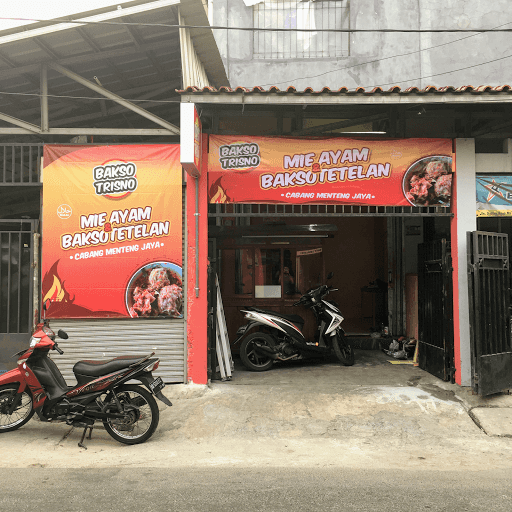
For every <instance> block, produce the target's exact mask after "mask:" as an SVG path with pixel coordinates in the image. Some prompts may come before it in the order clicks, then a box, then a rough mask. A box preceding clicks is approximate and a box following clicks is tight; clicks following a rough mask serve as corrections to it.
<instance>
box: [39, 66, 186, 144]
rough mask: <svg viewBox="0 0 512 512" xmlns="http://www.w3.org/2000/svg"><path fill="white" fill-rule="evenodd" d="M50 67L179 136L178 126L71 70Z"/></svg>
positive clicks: (61, 67)
mask: <svg viewBox="0 0 512 512" xmlns="http://www.w3.org/2000/svg"><path fill="white" fill-rule="evenodd" d="M48 65H49V66H50V67H51V68H52V69H54V70H55V71H57V72H58V73H61V74H62V75H64V76H66V77H68V78H70V79H71V80H74V81H75V82H78V83H79V84H81V85H83V86H84V87H87V88H88V89H91V90H93V91H94V92H96V93H98V94H101V95H102V96H104V97H105V98H107V99H109V100H112V101H114V102H116V103H118V104H119V105H122V106H123V107H124V108H126V109H128V110H131V111H133V112H135V113H137V114H139V115H140V116H142V117H145V118H146V119H149V120H150V121H152V122H153V123H155V124H158V125H160V126H162V127H163V128H165V129H166V130H167V133H168V132H171V134H173V135H179V133H180V130H179V128H178V127H177V126H175V125H173V124H171V123H169V122H167V121H165V120H164V119H162V118H160V117H158V116H156V115H154V114H152V113H151V112H148V111H147V110H145V109H143V108H141V107H139V106H138V105H135V104H133V103H132V102H130V101H129V100H125V99H124V98H122V97H121V96H118V95H117V94H115V93H113V92H110V91H108V90H107V89H105V88H104V87H100V86H99V85H96V84H94V83H92V82H90V81H89V80H87V79H85V78H83V77H81V76H80V75H78V74H77V73H74V72H73V71H70V70H69V69H67V68H65V67H63V66H61V65H60V64H57V63H54V62H53V63H49V64H48ZM52 132H53V130H52ZM73 133H77V132H73Z"/></svg>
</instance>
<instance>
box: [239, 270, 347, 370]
mask: <svg viewBox="0 0 512 512" xmlns="http://www.w3.org/2000/svg"><path fill="white" fill-rule="evenodd" d="M332 276H333V273H332V272H330V273H329V275H328V276H327V279H331V278H332ZM336 290H337V288H333V287H332V286H327V285H325V284H323V285H322V286H319V287H318V288H315V289H313V290H309V291H308V292H307V293H305V294H304V295H303V296H302V297H301V298H300V300H299V301H298V302H296V303H295V304H294V306H304V307H306V308H310V309H312V310H313V313H314V315H315V319H316V323H317V330H316V334H315V339H314V340H306V338H305V337H304V334H303V333H302V330H303V328H304V319H303V318H302V317H301V316H299V315H284V314H282V313H276V312H275V311H269V310H265V309H259V308H253V307H248V308H245V309H243V310H241V313H243V314H244V315H245V318H246V319H247V321H248V322H247V323H246V324H245V325H242V326H241V327H239V329H238V331H237V335H238V337H237V339H236V341H235V343H234V345H236V344H238V343H239V342H240V341H241V340H242V339H243V341H242V344H241V346H240V357H241V359H242V362H243V364H244V366H246V367H247V368H248V369H249V370H252V371H256V372H262V371H265V370H269V369H270V368H271V367H272V365H273V364H274V362H276V361H290V360H297V359H305V358H310V357H319V356H328V355H330V354H331V353H332V351H333V350H334V353H335V354H336V357H337V358H338V359H339V361H340V362H341V363H342V364H344V365H345V366H351V365H353V364H354V351H353V349H352V347H351V345H350V344H349V343H348V341H347V339H346V338H345V332H344V331H343V329H342V327H341V322H343V317H342V316H341V313H340V310H339V307H338V305H337V304H336V303H335V302H334V301H326V300H324V297H325V296H326V295H327V294H328V293H329V292H332V291H336ZM254 329H256V331H255V332H252V333H251V334H248V332H249V331H254Z"/></svg>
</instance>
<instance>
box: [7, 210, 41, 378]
mask: <svg viewBox="0 0 512 512" xmlns="http://www.w3.org/2000/svg"><path fill="white" fill-rule="evenodd" d="M36 223H37V221H35V220H20V221H16V220H1V221H0V281H1V284H2V288H1V290H0V372H1V371H5V370H9V369H11V368H14V367H15V366H16V362H15V361H13V360H12V359H11V356H12V355H13V354H14V353H15V352H18V351H19V350H21V349H22V348H23V347H25V346H26V345H27V341H28V337H29V336H30V333H31V332H32V323H33V321H32V310H33V306H32V305H33V285H34V269H33V257H34V250H33V243H34V231H35V226H36Z"/></svg>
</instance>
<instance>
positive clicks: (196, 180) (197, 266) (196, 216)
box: [194, 177, 199, 298]
mask: <svg viewBox="0 0 512 512" xmlns="http://www.w3.org/2000/svg"><path fill="white" fill-rule="evenodd" d="M195 186H196V212H195V213H194V216H195V218H196V288H195V290H196V298H197V297H199V178H198V177H196V179H195Z"/></svg>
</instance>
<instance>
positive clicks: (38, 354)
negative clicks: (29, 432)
mask: <svg viewBox="0 0 512 512" xmlns="http://www.w3.org/2000/svg"><path fill="white" fill-rule="evenodd" d="M49 305H50V302H49V301H47V302H46V303H45V304H44V306H43V310H44V312H45V313H44V317H45V318H44V319H43V322H42V323H40V324H39V325H38V326H37V327H36V330H35V332H34V334H33V335H32V338H31V339H30V347H29V348H28V349H25V350H22V351H20V352H18V353H17V354H15V355H14V356H17V357H18V360H17V364H18V367H17V368H15V369H14V370H10V371H8V372H6V373H4V374H3V375H1V376H0V433H1V432H10V431H11V430H16V429H18V428H20V427H21V426H22V425H25V423H27V422H28V421H29V420H30V418H32V416H33V414H34V412H36V413H37V414H38V416H39V418H40V419H41V421H62V422H66V423H67V424H68V425H71V426H73V427H79V428H83V429H84V431H83V434H82V438H81V440H80V442H79V443H78V445H79V446H81V447H83V448H86V447H85V445H84V444H83V443H84V438H85V435H86V432H87V429H90V431H89V437H88V439H91V434H92V429H93V426H94V423H95V422H96V421H99V420H101V421H102V422H103V425H104V427H105V430H106V431H107V432H108V433H109V434H110V435H111V436H112V437H113V438H114V439H115V440H116V441H119V442H121V443H125V444H138V443H143V442H144V441H147V440H148V439H149V438H150V437H151V436H152V435H153V433H154V432H155V430H156V427H157V426H158V421H159V411H158V405H157V403H156V400H155V399H154V398H153V395H155V396H156V397H157V398H158V399H159V400H161V401H162V402H163V403H165V404H166V405H168V406H171V405H172V404H171V402H170V401H169V400H168V399H167V398H166V397H165V396H164V395H163V394H162V389H163V387H164V386H165V384H164V383H163V381H162V379H161V378H160V377H157V378H156V379H155V378H154V377H153V375H152V374H151V372H152V371H153V370H156V369H157V368H158V365H159V363H160V360H159V359H158V358H156V357H155V358H153V357H152V356H153V355H154V352H153V353H152V354H150V355H149V356H146V357H132V356H121V357H116V358H115V359H111V360H110V361H79V362H78V363H76V364H75V365H74V367H73V373H74V374H75V377H76V380H77V383H78V384H77V385H76V386H75V387H70V386H68V385H67V384H66V381H65V380H64V377H63V376H62V374H61V373H60V371H59V369H58V368H57V365H56V364H55V363H54V362H53V361H52V360H51V359H50V358H49V357H48V354H49V352H50V350H56V351H57V352H58V353H59V354H63V353H64V352H63V351H62V350H61V349H60V348H59V346H58V344H57V342H56V341H55V337H56V335H55V333H54V332H53V331H52V330H51V329H50V325H49V320H47V319H46V310H47V309H48V307H49ZM57 336H58V337H59V338H61V339H68V335H67V333H65V332H64V331H62V330H59V331H58V332H57ZM14 356H13V357H14ZM132 380H138V381H139V382H141V383H142V384H143V385H144V386H146V388H147V389H146V388H144V387H142V386H140V385H137V384H126V382H128V381H132ZM148 390H149V391H148Z"/></svg>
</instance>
